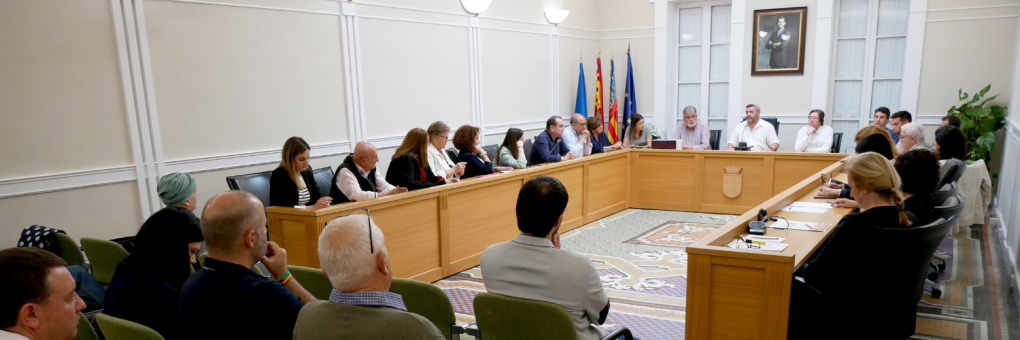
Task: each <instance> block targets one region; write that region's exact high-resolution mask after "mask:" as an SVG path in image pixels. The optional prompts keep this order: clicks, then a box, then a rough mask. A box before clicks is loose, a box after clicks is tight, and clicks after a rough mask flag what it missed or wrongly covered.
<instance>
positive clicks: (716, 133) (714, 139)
mask: <svg viewBox="0 0 1020 340" xmlns="http://www.w3.org/2000/svg"><path fill="white" fill-rule="evenodd" d="M721 136H722V130H708V144H709V145H711V146H712V150H719V137H721Z"/></svg>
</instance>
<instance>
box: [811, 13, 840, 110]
mask: <svg viewBox="0 0 1020 340" xmlns="http://www.w3.org/2000/svg"><path fill="white" fill-rule="evenodd" d="M834 3H835V1H834V0H818V3H817V5H816V7H817V9H816V10H815V56H814V71H812V72H813V74H812V77H813V78H812V79H811V108H812V109H822V110H829V109H828V107H829V106H828V103H829V76H830V74H831V72H830V69H829V65H830V63H831V62H832V60H831V57H830V56H831V55H832V50H833V48H832V37H833V34H832V33H833V32H832V25H833V20H832V15H833V13H834V12H833V5H834ZM831 122H832V119H829V123H830V124H831Z"/></svg>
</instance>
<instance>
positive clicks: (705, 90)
mask: <svg viewBox="0 0 1020 340" xmlns="http://www.w3.org/2000/svg"><path fill="white" fill-rule="evenodd" d="M718 6H730V11H731V12H730V13H731V14H730V16H729V18H730V19H729V20H727V23H726V26H727V27H731V29H732V25H733V20H732V10H733V4H732V2H731V1H705V2H695V3H678V4H677V6H676V8H675V13H673V15H674V16H675V18H676V23H677V24H676V40H675V41H673V44H672V47H673V49H674V51H676V53H675V54H676V57H675V58H674V59H675V60H673V63H674V65H675V68H674V69H675V72H674V73H675V74H674V76H675V77H676V82H675V83H674V84H672V85H673V91H674V93H675V97H674V101H675V102H676V120H675V121H674V124H673V127H674V128H675V127H676V126H679V125H680V124H683V120H684V114H683V109H684V107H685V106H682V105H681V104H680V97H681V96H680V86H682V85H692V84H697V85H698V86H699V90H700V91H699V96H698V101H699V104H698V105H694V107H695V108H697V110H698V111H697V112H698V121H703V122H705V125H706V126H709V128H711V127H710V125H711V124H710V123H711V122H712V121H722V122H724V123H723V129H722V132H721V133H723V134H725V133H726V131H727V130H728V126H729V109H730V108H729V105H730V103H729V100H726V106H727V108H726V110H724V112H726V114H724V115H723V116H722V117H715V118H712V117H711V116H710V114H709V110H710V109H711V108H710V107H709V101H710V97H709V96H710V94H709V88H710V86H711V84H727V98H728V97H729V92H730V91H729V85H730V83H731V81H730V80H731V79H732V77H733V72H732V71H733V70H728V72H727V75H726V80H714V81H713V80H711V70H712V65H711V62H712V47H713V46H722V45H726V46H732V43H733V42H732V39H730V37H729V36H727V37H726V42H721V43H713V42H712V9H713V8H714V7H718ZM690 8H701V42H700V43H698V44H683V43H682V42H681V40H682V34H681V32H680V27H681V22H680V11H682V10H684V9H690ZM683 47H700V48H701V66H700V70H701V76H700V78H699V80H698V81H682V80H680V69H681V67H680V49H681V48H683ZM728 51H730V52H731V53H730V54H732V48H730V49H728ZM731 58H732V56H731V55H728V56H727V58H726V60H724V61H723V62H724V63H725V64H726V66H727V68H729V64H730V59H731ZM667 132H668V133H670V134H672V130H669V131H667Z"/></svg>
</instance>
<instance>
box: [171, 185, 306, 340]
mask: <svg viewBox="0 0 1020 340" xmlns="http://www.w3.org/2000/svg"><path fill="white" fill-rule="evenodd" d="M202 234H204V235H205V242H206V244H207V245H208V247H209V257H208V258H206V259H205V263H203V267H202V269H201V270H199V271H198V272H195V274H193V275H191V277H190V278H188V281H187V282H185V283H184V287H183V288H182V289H181V296H180V301H181V306H180V313H181V317H182V318H183V319H185V320H199V321H198V322H187V323H186V324H185V327H186V328H185V330H186V331H187V332H188V333H190V334H191V335H193V336H195V337H197V338H204V339H291V337H292V336H293V333H294V322H295V321H296V320H297V316H298V313H299V312H301V308H303V307H304V306H305V302H308V301H312V300H315V297H313V296H312V294H310V293H308V291H306V290H305V289H304V288H303V287H301V284H299V283H298V282H297V280H296V279H294V278H293V276H291V275H290V272H289V271H287V251H286V250H284V249H283V248H280V246H278V245H276V243H275V242H272V241H269V240H268V235H267V230H266V212H265V209H264V208H263V207H262V202H260V201H259V199H258V198H257V197H255V195H252V194H249V193H247V192H244V191H239V190H235V191H227V192H224V193H221V194H218V195H216V196H213V198H212V199H210V200H209V202H208V203H206V204H205V208H204V209H203V210H202ZM260 260H261V261H262V264H264V265H265V266H266V268H267V269H269V273H270V274H272V276H273V277H274V278H276V279H275V280H274V279H270V278H266V277H264V276H262V275H259V274H258V273H255V272H253V271H252V270H251V269H250V268H251V267H252V266H254V265H255V263H256V262H258V261H260Z"/></svg>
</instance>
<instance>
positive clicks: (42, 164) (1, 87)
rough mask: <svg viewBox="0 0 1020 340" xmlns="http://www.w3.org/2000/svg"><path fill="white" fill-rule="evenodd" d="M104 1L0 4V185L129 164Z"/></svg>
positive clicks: (110, 22)
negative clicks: (24, 178) (4, 181)
mask: <svg viewBox="0 0 1020 340" xmlns="http://www.w3.org/2000/svg"><path fill="white" fill-rule="evenodd" d="M113 33H114V28H113V14H112V12H111V10H110V2H109V1H104V0H81V1H53V0H11V1H2V2H0V46H2V47H0V112H2V114H3V119H2V122H3V123H2V124H0V159H3V160H5V161H4V165H3V166H0V178H13V177H22V176H32V175H42V174H51V173H60V172H68V171H79V170H89V169H97V168H105V167H111V166H122V165H128V164H131V163H132V156H131V139H130V135H129V133H130V132H129V131H130V130H129V129H128V123H127V114H126V113H125V108H124V96H123V89H122V87H121V82H120V69H119V67H120V66H119V64H118V62H117V44H116V40H115V37H114V34H113Z"/></svg>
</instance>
